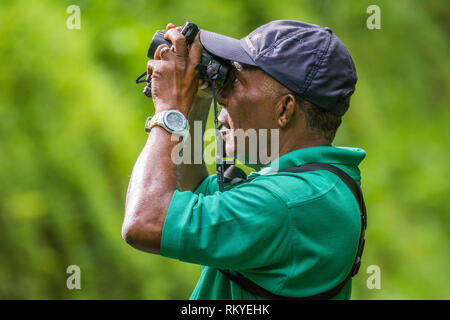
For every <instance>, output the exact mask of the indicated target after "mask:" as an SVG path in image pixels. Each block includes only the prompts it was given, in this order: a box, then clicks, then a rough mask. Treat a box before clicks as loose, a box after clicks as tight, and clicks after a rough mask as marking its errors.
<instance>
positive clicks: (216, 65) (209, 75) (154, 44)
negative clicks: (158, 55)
mask: <svg viewBox="0 0 450 320" xmlns="http://www.w3.org/2000/svg"><path fill="white" fill-rule="evenodd" d="M198 32H199V29H198V27H197V25H195V24H194V23H192V22H189V21H188V22H186V23H185V25H184V26H183V28H182V30H181V33H182V34H183V35H184V36H185V37H186V44H187V45H189V44H191V43H192V42H193V41H194V39H195V37H196V36H197V33H198ZM165 33H166V30H158V31H156V33H155V35H154V36H153V38H152V41H151V43H150V47H149V48H148V52H147V57H148V58H150V59H153V57H154V55H155V51H156V49H157V48H158V46H160V45H162V44H167V45H168V46H169V47H170V48H171V50H173V46H172V43H171V42H170V41H168V40H166V39H164V34H165ZM196 68H197V69H198V70H199V73H200V74H199V76H200V79H201V80H204V81H206V82H209V83H213V82H215V83H216V84H217V83H218V84H222V85H223V84H224V83H225V81H226V80H227V78H228V75H229V73H230V64H229V62H228V61H226V60H223V59H221V58H219V57H216V56H214V55H213V54H211V53H210V52H208V50H206V49H205V48H203V50H202V57H201V60H200V63H199V64H198V65H197V66H196ZM144 76H145V80H142V78H143V77H144ZM142 82H146V83H147V84H146V86H145V88H144V90H143V93H144V94H145V95H146V96H147V97H149V98H151V97H152V93H151V92H152V90H151V84H152V79H151V75H147V72H144V73H143V74H141V75H140V76H139V77H138V78H137V79H136V83H142Z"/></svg>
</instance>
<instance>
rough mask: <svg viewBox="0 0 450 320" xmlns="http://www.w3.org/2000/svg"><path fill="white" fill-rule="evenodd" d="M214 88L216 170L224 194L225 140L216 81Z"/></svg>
mask: <svg viewBox="0 0 450 320" xmlns="http://www.w3.org/2000/svg"><path fill="white" fill-rule="evenodd" d="M212 87H213V100H214V125H215V127H216V170H217V182H218V183H219V190H220V192H222V191H223V190H224V188H223V172H224V166H223V140H222V136H221V135H220V131H219V121H218V120H217V117H218V108H217V91H216V80H213V81H212Z"/></svg>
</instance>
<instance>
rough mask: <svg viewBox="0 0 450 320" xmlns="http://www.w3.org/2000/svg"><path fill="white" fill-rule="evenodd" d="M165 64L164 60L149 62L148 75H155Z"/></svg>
mask: <svg viewBox="0 0 450 320" xmlns="http://www.w3.org/2000/svg"><path fill="white" fill-rule="evenodd" d="M162 63H164V61H162V60H149V61H148V62H147V74H153V72H155V69H157V68H159V67H160V66H161V64H162Z"/></svg>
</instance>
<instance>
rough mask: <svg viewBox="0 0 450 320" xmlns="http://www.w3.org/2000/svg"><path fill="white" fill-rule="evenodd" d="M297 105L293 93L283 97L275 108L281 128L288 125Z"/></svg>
mask: <svg viewBox="0 0 450 320" xmlns="http://www.w3.org/2000/svg"><path fill="white" fill-rule="evenodd" d="M296 108H297V105H296V103H295V98H294V96H293V95H292V94H286V95H284V96H282V97H281V99H280V100H279V101H278V103H277V106H276V108H275V117H276V119H277V123H278V126H279V127H280V128H284V127H286V126H287V125H288V124H289V122H291V120H292V119H293V117H294V115H295V112H296Z"/></svg>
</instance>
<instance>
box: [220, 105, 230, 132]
mask: <svg viewBox="0 0 450 320" xmlns="http://www.w3.org/2000/svg"><path fill="white" fill-rule="evenodd" d="M227 118H228V111H227V109H225V108H222V110H220V113H219V115H218V116H217V121H218V122H219V123H220V127H222V126H225V127H226V128H228V129H229V128H230V126H229V125H228V121H227Z"/></svg>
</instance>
